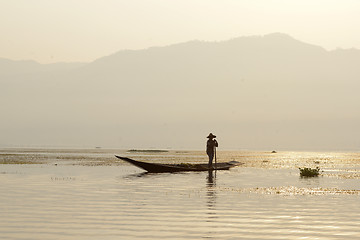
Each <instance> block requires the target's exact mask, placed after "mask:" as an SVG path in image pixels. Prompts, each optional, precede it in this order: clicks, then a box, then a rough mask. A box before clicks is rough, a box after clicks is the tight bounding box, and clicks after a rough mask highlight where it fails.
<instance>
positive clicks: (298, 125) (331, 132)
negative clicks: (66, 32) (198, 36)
mask: <svg viewBox="0 0 360 240" xmlns="http://www.w3.org/2000/svg"><path fill="white" fill-rule="evenodd" d="M359 62H360V51H359V50H357V49H337V50H333V51H328V50H325V49H324V48H322V47H320V46H315V45H311V44H308V43H305V42H302V41H299V40H297V39H294V38H292V37H291V36H289V35H287V34H282V33H273V34H268V35H264V36H250V37H239V38H234V39H230V40H227V41H219V42H205V41H190V42H184V43H179V44H174V45H170V46H164V47H153V48H148V49H143V50H123V51H119V52H116V53H114V54H112V55H109V56H106V57H102V58H99V59H97V60H96V61H93V62H90V63H66V64H65V63H58V64H39V63H36V62H34V61H12V60H8V59H1V61H0V76H1V81H0V89H1V90H0V91H1V94H0V105H1V116H2V117H1V120H0V131H1V132H2V134H1V136H0V143H1V144H2V146H80V147H94V146H103V147H119V148H123V149H126V148H131V147H138V148H172V149H184V148H186V149H202V148H203V142H202V140H204V139H205V136H206V134H208V132H209V131H213V132H215V133H218V134H217V135H218V137H219V140H220V142H221V145H220V147H224V148H225V149H269V150H270V149H294V150H303V149H307V150H316V149H318V150H359V149H360V140H359V138H358V136H359V133H360V126H359V124H358V122H359V120H360V112H359V111H358V109H360V106H359V105H360V97H359V94H358V93H357V91H358V89H360V88H359V87H360V82H359V81H358V79H359V78H360V69H359V68H358V63H359ZM219 133H220V134H219Z"/></svg>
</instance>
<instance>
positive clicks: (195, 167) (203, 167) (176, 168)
mask: <svg viewBox="0 0 360 240" xmlns="http://www.w3.org/2000/svg"><path fill="white" fill-rule="evenodd" d="M115 156H116V155H115ZM116 157H117V158H119V159H121V160H124V161H126V162H128V163H131V164H133V165H135V166H137V167H139V168H142V169H144V170H146V171H148V172H152V173H162V172H201V171H211V170H229V169H230V168H232V167H235V166H238V165H240V163H239V162H235V161H232V162H227V163H217V164H216V167H215V166H214V168H208V165H207V164H191V165H190V166H182V165H181V164H180V165H179V164H159V163H147V162H141V161H136V160H133V159H130V158H126V157H120V156H116Z"/></svg>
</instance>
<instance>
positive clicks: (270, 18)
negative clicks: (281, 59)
mask: <svg viewBox="0 0 360 240" xmlns="http://www.w3.org/2000/svg"><path fill="white" fill-rule="evenodd" d="M359 13H360V1H359V0H221V1H220V0H51V1H50V0H0V30H1V38H0V57H3V58H9V59H14V60H20V59H34V60H36V61H38V62H41V63H51V62H59V61H85V62H89V61H93V60H95V59H97V58H99V57H102V56H105V55H109V54H112V53H114V52H116V51H119V50H122V49H142V48H147V47H151V46H163V45H169V44H173V43H178V42H184V41H189V40H195V39H197V40H206V41H216V40H227V39H230V38H235V37H239V36H248V35H264V34H268V33H272V32H282V33H287V34H289V35H291V36H293V37H294V38H296V39H299V40H302V41H304V42H308V43H311V44H316V45H320V46H323V47H325V48H327V49H335V48H338V47H340V48H352V47H355V48H360V31H359V27H360V15H359Z"/></svg>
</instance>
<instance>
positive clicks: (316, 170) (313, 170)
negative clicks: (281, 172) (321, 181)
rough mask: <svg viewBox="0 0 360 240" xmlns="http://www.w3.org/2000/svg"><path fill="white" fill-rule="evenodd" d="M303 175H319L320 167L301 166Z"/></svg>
mask: <svg viewBox="0 0 360 240" xmlns="http://www.w3.org/2000/svg"><path fill="white" fill-rule="evenodd" d="M299 170H300V176H301V177H317V176H319V174H320V168H319V167H316V168H299Z"/></svg>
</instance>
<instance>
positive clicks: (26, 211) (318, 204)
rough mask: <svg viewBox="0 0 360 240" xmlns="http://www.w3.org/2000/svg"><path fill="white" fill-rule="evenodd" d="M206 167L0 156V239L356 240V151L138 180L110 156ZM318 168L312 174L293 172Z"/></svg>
mask: <svg viewBox="0 0 360 240" xmlns="http://www.w3.org/2000/svg"><path fill="white" fill-rule="evenodd" d="M115 153H116V154H122V155H126V156H130V157H133V158H136V159H143V160H144V159H148V160H150V161H158V162H172V163H173V162H184V161H186V162H202V161H205V162H206V157H205V156H204V153H203V152H175V151H172V152H168V153H128V152H125V151H116V150H39V149H35V150H25V149H21V150H13V149H10V150H9V149H3V150H1V151H0V161H2V162H6V163H11V162H12V161H13V162H15V161H16V163H21V162H26V163H33V162H41V163H42V164H0V182H1V184H0V192H1V195H0V234H1V239H49V240H50V239H203V238H204V239H304V238H305V239H360V221H359V220H360V204H359V200H360V182H359V180H360V154H359V153H299V152H284V153H275V154H271V153H265V152H219V161H225V160H239V161H241V162H244V163H245V164H244V165H243V166H241V167H237V168H234V169H232V170H230V171H218V172H216V175H215V173H214V174H209V173H208V172H201V173H177V174H166V173H165V174H144V173H143V171H142V170H140V169H138V168H136V167H133V166H130V165H128V164H126V163H122V162H119V161H117V159H115V158H114V157H113V155H114V154H115ZM315 166H319V167H320V168H321V169H323V170H324V172H323V174H322V176H320V177H317V178H300V177H299V170H298V167H315Z"/></svg>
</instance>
